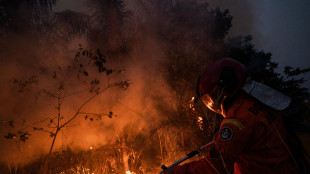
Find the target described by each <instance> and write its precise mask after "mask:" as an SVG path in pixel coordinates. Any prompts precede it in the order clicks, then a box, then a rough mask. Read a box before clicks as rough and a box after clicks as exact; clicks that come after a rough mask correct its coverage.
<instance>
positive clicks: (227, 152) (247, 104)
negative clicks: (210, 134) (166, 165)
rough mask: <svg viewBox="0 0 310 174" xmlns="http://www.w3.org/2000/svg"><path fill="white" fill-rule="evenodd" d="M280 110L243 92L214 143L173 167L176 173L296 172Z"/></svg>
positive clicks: (234, 102) (250, 173) (230, 110)
mask: <svg viewBox="0 0 310 174" xmlns="http://www.w3.org/2000/svg"><path fill="white" fill-rule="evenodd" d="M286 144H287V143H286V129H285V126H284V123H283V120H282V116H281V115H280V113H279V112H277V111H274V110H272V109H270V108H268V107H266V106H264V105H262V104H261V103H260V102H258V101H257V100H256V99H254V98H252V97H251V96H249V95H247V94H244V93H241V94H239V95H238V96H237V97H236V99H235V100H234V101H233V103H232V106H231V107H230V108H229V109H228V112H227V116H226V117H225V118H224V119H223V121H222V123H221V126H220V129H219V133H218V135H217V138H216V144H215V147H214V148H213V149H212V150H211V151H210V152H209V153H208V155H206V156H205V158H202V159H200V160H198V161H194V162H190V163H187V164H184V165H181V166H175V167H174V168H173V169H172V173H174V174H183V173H186V174H189V173H192V174H202V173H203V174H207V173H221V174H222V173H228V174H230V173H232V171H233V173H234V174H238V173H249V174H255V173H259V174H262V173H264V174H266V173H277V174H280V173H281V174H283V173H289V174H294V173H297V170H296V168H297V167H296V165H295V164H294V162H293V160H292V159H291V155H290V152H289V149H288V147H287V145H286Z"/></svg>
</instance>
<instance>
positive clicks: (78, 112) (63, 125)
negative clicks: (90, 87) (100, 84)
mask: <svg viewBox="0 0 310 174" xmlns="http://www.w3.org/2000/svg"><path fill="white" fill-rule="evenodd" d="M111 87H115V86H110V85H108V86H107V87H106V88H104V89H103V90H101V91H100V92H98V93H96V94H95V95H93V96H91V97H90V98H89V99H88V100H86V101H85V102H84V103H83V104H82V105H81V106H80V107H79V109H78V110H77V112H76V113H75V114H74V115H73V117H72V118H70V119H69V120H68V121H67V122H65V123H64V124H62V125H61V126H60V127H59V129H61V128H63V127H65V126H66V125H67V124H68V123H70V122H71V121H72V120H73V119H75V118H76V117H77V116H78V115H79V114H80V111H81V110H82V108H83V107H84V106H85V105H86V104H87V103H89V102H90V101H91V100H92V99H94V98H95V97H96V96H98V95H99V94H101V93H103V92H104V91H106V90H107V89H109V88H111Z"/></svg>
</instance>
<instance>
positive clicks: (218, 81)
mask: <svg viewBox="0 0 310 174" xmlns="http://www.w3.org/2000/svg"><path fill="white" fill-rule="evenodd" d="M246 72H247V68H246V67H245V66H244V65H243V64H241V63H240V62H238V61H236V60H234V59H231V58H223V59H219V60H217V61H215V62H213V63H211V64H209V65H208V66H207V67H206V68H205V70H204V71H203V73H202V75H201V77H200V78H199V80H198V84H197V93H198V97H199V98H200V99H202V101H203V102H204V104H205V105H206V106H207V107H208V108H209V109H211V110H212V111H214V112H216V113H219V114H222V115H223V114H224V113H223V111H224V110H223V103H224V100H225V98H227V97H233V96H234V95H235V94H236V93H237V91H238V90H239V89H240V88H241V87H242V84H243V82H244V79H245V77H246Z"/></svg>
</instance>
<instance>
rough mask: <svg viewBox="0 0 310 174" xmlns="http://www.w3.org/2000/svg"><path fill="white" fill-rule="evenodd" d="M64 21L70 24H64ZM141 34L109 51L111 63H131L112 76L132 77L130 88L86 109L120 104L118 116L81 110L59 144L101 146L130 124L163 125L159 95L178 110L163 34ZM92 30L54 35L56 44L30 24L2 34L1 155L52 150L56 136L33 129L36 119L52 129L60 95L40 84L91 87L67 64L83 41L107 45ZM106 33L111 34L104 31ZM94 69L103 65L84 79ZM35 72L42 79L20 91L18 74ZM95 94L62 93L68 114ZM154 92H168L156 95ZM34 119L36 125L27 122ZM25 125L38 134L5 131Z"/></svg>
mask: <svg viewBox="0 0 310 174" xmlns="http://www.w3.org/2000/svg"><path fill="white" fill-rule="evenodd" d="M64 27H65V26H64ZM58 29H59V31H63V29H62V28H58ZM53 31H55V30H53ZM42 34H44V32H42ZM140 35H141V37H143V38H139V39H137V40H136V43H137V44H135V45H134V46H133V48H132V49H131V51H130V53H129V54H127V55H120V56H117V57H116V58H113V57H109V55H107V64H108V65H109V66H111V67H114V68H118V69H124V70H125V71H124V72H122V74H118V75H115V76H112V77H111V83H113V82H117V81H121V80H129V81H130V86H129V88H128V90H126V91H123V90H121V89H118V88H112V89H108V90H107V91H106V92H104V93H102V94H101V95H99V96H98V97H96V98H94V100H91V102H89V103H87V104H86V105H85V107H83V109H82V112H85V113H108V112H110V111H111V112H113V116H112V118H108V117H103V118H102V119H101V120H93V121H91V120H90V119H86V118H84V116H85V115H87V114H81V115H80V116H78V118H76V119H74V120H73V121H72V122H71V123H70V124H69V125H68V127H65V128H63V129H62V130H61V132H60V134H59V135H58V136H57V138H56V142H55V145H54V151H58V150H65V149H66V148H67V147H69V148H71V149H82V150H88V149H90V147H92V148H94V149H95V148H98V147H100V146H102V145H106V144H115V143H117V142H119V141H120V139H122V138H124V137H123V136H124V135H126V134H127V133H126V132H124V131H125V130H124V129H125V127H126V126H128V125H130V126H132V127H133V129H134V131H136V132H143V131H146V132H145V134H147V133H148V131H150V130H151V129H154V128H155V127H156V126H158V125H157V123H158V121H159V120H161V119H162V117H165V116H162V115H160V114H161V113H160V112H159V111H158V108H156V105H158V102H160V103H161V104H163V105H164V104H165V103H167V107H169V108H170V109H171V110H173V105H171V103H172V104H173V102H172V101H171V98H173V94H172V92H171V89H170V87H169V85H168V84H167V83H166V78H165V77H163V76H162V73H160V71H162V70H163V69H162V64H163V63H165V59H166V57H165V56H166V55H165V54H164V52H163V48H161V41H160V40H158V39H157V38H153V37H152V36H149V37H147V36H146V35H145V33H140ZM97 36H98V37H100V36H102V35H99V34H98V35H97ZM87 37H88V35H87V34H85V35H84V36H83V37H81V36H76V37H70V38H71V39H70V40H69V41H68V42H67V41H62V40H60V41H57V40H55V43H53V44H51V42H50V40H49V39H46V37H45V36H44V35H42V36H41V35H40V34H38V35H33V34H32V33H29V32H24V33H22V34H14V33H11V34H10V35H9V36H7V37H4V38H5V39H3V40H1V43H0V45H1V53H0V54H1V63H0V69H1V75H0V81H1V83H2V84H3V85H1V93H0V94H1V100H0V103H1V108H0V113H1V115H0V119H1V135H2V136H1V140H0V141H1V148H0V153H1V161H2V162H5V163H15V164H18V163H21V162H22V163H24V162H28V161H31V160H32V159H35V158H36V156H37V155H40V154H43V153H48V151H49V148H50V147H51V143H52V137H50V134H49V133H47V132H42V131H38V130H36V131H34V130H33V127H34V126H35V127H37V128H38V129H40V128H44V129H45V128H46V127H48V126H50V123H49V120H50V119H52V118H55V117H56V116H57V109H56V108H55V107H57V100H55V98H51V97H49V96H48V95H45V94H42V95H40V96H38V97H36V96H37V92H39V91H40V89H46V90H47V91H52V92H56V91H57V88H58V86H59V84H60V83H63V85H64V91H65V92H64V93H68V94H70V93H73V92H74V91H80V90H81V89H84V87H85V86H86V85H87V84H83V83H82V84H81V83H80V81H78V80H76V79H75V78H76V74H74V73H72V74H66V71H65V69H66V67H68V66H70V65H71V63H72V60H73V59H74V57H75V53H76V52H77V51H78V44H79V43H82V45H83V47H86V48H87V47H89V46H90V45H96V46H98V48H103V51H105V50H104V46H106V45H104V44H103V45H100V44H98V43H95V42H93V41H89V40H88V39H87ZM144 37H145V38H144ZM100 39H101V40H103V41H104V39H105V38H100ZM63 43H65V45H66V47H62V48H61V49H59V47H58V46H57V45H60V44H61V45H62V44H63ZM54 45H56V47H54ZM94 49H96V48H94ZM105 53H106V54H109V53H107V52H105ZM55 72H56V74H57V78H53V76H54V73H55ZM92 74H96V71H93V72H92V73H91V72H89V76H88V77H85V81H86V80H87V79H88V80H89V79H93V78H95V77H97V76H96V75H92ZM32 75H35V76H36V79H37V80H38V82H37V83H33V84H31V85H32V86H34V88H27V89H25V91H23V92H18V90H19V89H18V88H19V85H16V84H14V79H16V80H22V81H27V80H28V78H29V77H30V76H32ZM103 79H104V78H103ZM100 83H103V84H104V83H106V82H105V81H101V82H100ZM77 84H78V85H77ZM103 86H104V85H103ZM89 95H90V94H89V92H88V91H84V92H79V93H77V94H75V95H72V96H70V97H67V98H66V99H65V100H64V101H63V103H62V105H61V106H62V108H61V114H62V116H63V117H64V120H63V122H65V121H67V120H68V119H70V118H71V117H72V115H74V114H75V112H76V111H77V109H78V108H79V106H81V104H82V103H83V102H85V101H86V100H87V98H89ZM154 98H160V99H162V100H161V101H154ZM168 104H169V105H168ZM174 109H175V108H174ZM116 115H117V116H116ZM10 123H11V124H10ZM35 123H36V124H35ZM33 124H34V126H33V127H30V128H27V129H24V128H26V127H28V126H29V125H30V126H31V125H33ZM19 129H21V130H25V131H27V132H28V133H29V134H31V135H27V137H28V138H29V139H26V140H25V142H22V141H18V140H14V139H13V140H7V139H5V138H4V136H5V135H8V132H14V130H19ZM127 136H128V135H127Z"/></svg>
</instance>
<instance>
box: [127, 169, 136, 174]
mask: <svg viewBox="0 0 310 174" xmlns="http://www.w3.org/2000/svg"><path fill="white" fill-rule="evenodd" d="M126 174H135V172H130V171H129V170H128V171H126Z"/></svg>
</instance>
